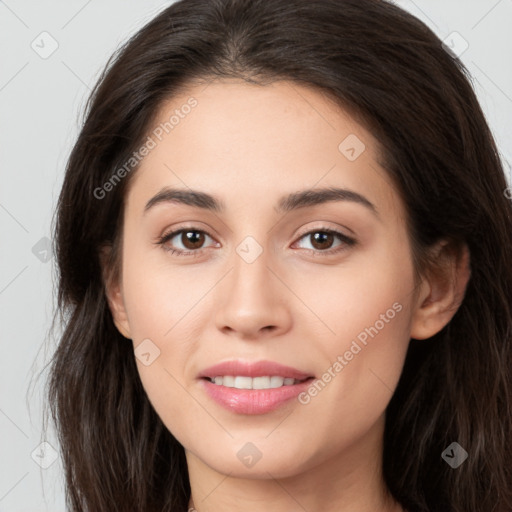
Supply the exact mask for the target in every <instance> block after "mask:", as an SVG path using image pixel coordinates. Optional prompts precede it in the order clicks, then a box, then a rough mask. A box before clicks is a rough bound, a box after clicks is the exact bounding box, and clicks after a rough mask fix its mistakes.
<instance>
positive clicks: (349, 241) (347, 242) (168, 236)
mask: <svg viewBox="0 0 512 512" xmlns="http://www.w3.org/2000/svg"><path fill="white" fill-rule="evenodd" d="M189 231H193V232H196V233H204V234H205V235H208V236H209V237H210V238H212V239H213V237H212V236H211V235H210V234H209V233H208V232H207V231H204V230H202V229H195V228H182V229H178V230H176V231H171V232H170V233H165V234H163V235H162V236H161V237H159V238H158V240H157V241H156V242H155V243H156V244H157V245H160V246H162V249H163V250H164V251H166V252H170V253H171V254H173V255H176V256H189V255H192V256H193V257H194V256H199V255H200V254H202V252H203V251H204V250H205V248H201V249H196V250H191V251H183V250H181V249H172V248H168V247H166V246H165V243H166V242H168V241H169V240H172V239H173V238H174V237H175V236H176V235H179V234H180V233H186V232H189ZM314 233H327V234H330V235H334V236H336V237H338V239H339V240H340V241H341V242H343V244H342V245H341V246H338V247H337V248H335V249H327V250H325V251H322V250H320V249H304V250H306V251H310V252H313V253H315V254H326V255H334V254H338V253H339V252H342V251H344V250H347V248H348V247H353V246H354V245H356V243H357V241H356V240H355V239H354V238H351V237H348V236H347V235H345V234H343V233H341V232H339V231H336V230H334V229H330V228H323V227H321V228H316V229H313V230H311V231H308V232H307V233H304V234H302V235H301V236H300V237H299V239H298V240H302V239H303V238H304V237H306V236H308V235H312V234H314Z"/></svg>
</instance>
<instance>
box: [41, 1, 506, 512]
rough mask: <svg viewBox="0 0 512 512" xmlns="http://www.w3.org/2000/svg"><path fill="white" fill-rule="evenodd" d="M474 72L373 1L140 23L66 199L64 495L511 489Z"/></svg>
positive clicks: (108, 79) (450, 497)
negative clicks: (469, 74) (470, 78)
mask: <svg viewBox="0 0 512 512" xmlns="http://www.w3.org/2000/svg"><path fill="white" fill-rule="evenodd" d="M465 73H466V71H465V69H464V67H463V65H462V64H461V63H460V61H458V60H457V59H454V56H453V55H451V54H449V53H447V51H445V49H444V48H443V46H442V44H441V42H440V41H439V39H438V38H437V37H436V36H435V35H434V34H433V33H432V32H431V31H430V30H429V29H428V28H427V27H426V26H425V25H424V24H423V23H421V22H419V21H418V20H417V19H415V18H414V17H412V16H411V15H409V14H407V13H406V12H404V11H402V10H401V9H399V8H398V7H396V6H395V5H393V4H392V3H388V2H384V1H376V0H363V1H362V0H342V1H340V0H336V1H334V0H321V1H317V2H310V1H307V0H291V1H290V0H287V1H284V0H283V1H281V0H276V1H272V2H269V1H264V0H255V1H254V0H252V1H249V0H214V1H209V2H202V1H199V0H187V1H180V2H177V3H175V4H173V5H171V6H170V7H169V8H167V9H166V10H164V11H163V12H162V13H160V14H159V15H158V16H157V17H156V18H155V19H154V20H152V21H151V22H150V23H149V24H148V25H147V26H145V27H144V28H143V29H142V30H140V31H139V33H137V34H136V35H135V36H134V37H133V38H132V39H131V40H130V41H129V42H128V43H127V44H126V45H125V46H124V48H123V49H122V51H120V52H119V54H118V55H117V56H116V57H115V59H114V60H113V62H112V63H111V64H110V65H109V67H108V68H107V69H106V71H105V73H104V74H103V76H102V77H101V79H100V80H99V82H98V84H97V86H96V88H95V90H94V92H93V94H92V96H91V99H90V103H89V105H88V112H87V116H86V120H85V123H84V125H83V127H82V131H81V133H80V136H79V138H78V140H77V142H76V144H75V147H74V148H73V151H72V154H71V156H70V159H69V162H68V167H67V170H66V176H65V180H64V184H63V188H62V192H61V196H60V199H59V204H58V210H57V223H56V253H57V255H58V265H59V270H60V282H59V307H60V310H61V311H62V312H63V313H64V314H66V315H67V317H66V325H65V330H64V334H63V336H62V339H61V341H60V345H59V347H58V349H57V351H56V353H55V357H54V361H53V365H52V375H51V381H50V387H49V403H50V405H51V410H52V414H53V417H54V420H55V422H56V424H57V428H58V431H59V436H60V442H61V444H62V452H63V457H64V465H65V471H66V484H67V496H68V504H69V508H70V510H73V511H79V510H94V511H100V510H109V511H112V510H119V511H127V510H140V511H145V512H147V511H164V510H166V511H167V510H168V511H185V510H187V509H195V510H198V511H199V512H203V511H218V510H222V511H230V510H241V509H243V510H251V511H255V510H272V511H284V510H287V511H289V510H309V511H313V510H320V509H321V510H326V511H330V510H333V511H334V510H336V511H348V510H352V511H353V510H358V511H370V510H371V511H373V510H381V511H400V510H407V511H411V512H412V511H425V512H427V511H429V512H430V511H442V512H446V511H457V512H460V511H469V510H471V511H476V510H478V511H480V512H491V511H499V512H504V511H508V510H511V509H512V485H511V480H512V478H511V477H512V475H511V462H510V461H511V460H512V457H511V455H512V448H511V439H512V408H511V407H510V404H511V395H512V393H511V391H512V389H511V387H512V384H511V369H512V346H511V342H512V312H511V297H512V270H511V267H510V261H511V258H512V249H511V248H512V210H511V204H510V201H509V199H508V198H507V197H506V192H505V191H506V187H507V183H506V181H505V177H504V172H503V169H502V166H501V164H500V161H499V158H498V154H497V150H496V146H495V143H494V140H493V138H492V135H491V133H490V131H489V128H488V126H487V124H486V121H485V119H484V116H483V114H482V111H481V109H480V106H479V104H478V102H477V99H476V97H475V94H474V92H473V90H472V88H471V85H470V83H469V81H468V79H467V77H466V76H465ZM256 212H257V214H256V215H255V213H256Z"/></svg>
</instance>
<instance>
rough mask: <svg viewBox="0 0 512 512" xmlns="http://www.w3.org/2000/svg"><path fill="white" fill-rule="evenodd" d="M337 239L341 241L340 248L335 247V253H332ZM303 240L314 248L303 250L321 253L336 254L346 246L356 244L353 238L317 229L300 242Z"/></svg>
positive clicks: (332, 231)
mask: <svg viewBox="0 0 512 512" xmlns="http://www.w3.org/2000/svg"><path fill="white" fill-rule="evenodd" d="M336 238H337V239H338V240H340V243H339V244H338V246H335V247H336V250H335V251H330V249H331V248H332V246H333V243H334V241H335V240H336ZM303 239H305V240H309V241H310V245H311V246H312V247H303V248H305V249H308V250H314V251H320V252H336V251H337V250H340V249H343V248H344V246H351V245H354V243H355V240H354V239H353V238H350V237H348V236H346V235H344V234H343V233H340V232H339V231H335V230H333V229H317V230H315V231H309V232H308V233H305V234H304V235H303V236H302V237H301V238H300V240H303ZM340 246H341V247H340Z"/></svg>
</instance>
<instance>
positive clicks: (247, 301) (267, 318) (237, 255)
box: [216, 236, 290, 336]
mask: <svg viewBox="0 0 512 512" xmlns="http://www.w3.org/2000/svg"><path fill="white" fill-rule="evenodd" d="M270 256H271V254H270V251H269V250H268V247H267V244H265V246H264V242H263V243H260V242H259V241H258V240H256V238H255V237H254V236H246V237H245V238H244V239H243V240H242V241H241V242H240V243H239V244H238V245H237V246H236V247H235V250H234V253H233V254H232V257H231V258H230V262H229V266H230V268H231V269H232V270H231V272H229V275H228V276H226V277H227V279H228V283H229V284H227V285H226V287H223V290H222V291H221V297H219V299H220V300H219V301H218V309H217V312H216V324H217V327H218V328H219V329H222V330H226V329H228V330H233V331H238V332H239V333H243V334H245V335H247V336H254V335H255V334H256V333H257V332H258V331H260V330H261V329H264V328H266V327H273V328H274V329H276V328H279V329H280V330H281V329H283V328H284V327H285V326H286V325H287V324H288V323H289V322H290V315H289V311H288V308H287V307H286V302H285V301H283V300H282V299H283V297H282V296H281V294H282V293H283V290H279V286H280V283H279V280H278V279H276V277H275V276H274V275H273V271H272V270H271V269H272V267H273V266H274V265H273V258H272V257H270ZM281 286H282V285H281Z"/></svg>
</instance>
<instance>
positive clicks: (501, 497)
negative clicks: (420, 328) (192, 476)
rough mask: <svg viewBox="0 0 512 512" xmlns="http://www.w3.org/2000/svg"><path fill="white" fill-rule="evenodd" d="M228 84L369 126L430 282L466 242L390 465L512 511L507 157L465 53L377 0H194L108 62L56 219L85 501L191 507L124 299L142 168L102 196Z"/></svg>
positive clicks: (408, 384)
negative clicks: (192, 106) (448, 245)
mask: <svg viewBox="0 0 512 512" xmlns="http://www.w3.org/2000/svg"><path fill="white" fill-rule="evenodd" d="M222 77H234V78H239V79H240V78H241V79H243V80H246V81H249V82H252V83H257V84H260V85H262V86H264V85H265V84H268V83H270V82H272V81H275V80H288V81H291V82H294V83H297V84H301V85H304V86H308V87H312V88H314V89H316V90H318V91H321V92H323V93H326V94H328V95H329V96H330V97H332V98H333V99H335V100H336V101H337V102H338V103H339V104H340V105H341V106H342V107H343V108H345V109H346V110H347V111H348V112H349V113H351V115H353V116H354V118H355V119H356V120H357V121H358V122H359V123H361V124H362V125H363V126H364V127H366V128H367V129H368V130H369V131H370V133H372V134H373V135H374V136H375V138H376V139H377V140H378V142H379V146H380V149H381V151H382V155H383V161H384V164H385V169H386V170H387V173H388V174H389V177H390V179H391V180H392V181H393V183H394V185H395V187H396V190H397V192H398V193H399V195H400V197H401V198H402V200H403V201H404V204H405V206H406V212H407V216H408V218H407V221H408V231H409V236H410V239H411V241H412V245H413V252H414V263H415V268H416V270H417V271H418V272H419V273H426V272H428V271H429V269H432V268H434V266H435V262H432V261H430V260H429V258H428V254H429V252H428V249H429V247H430V246H431V245H432V244H434V243H435V242H436V241H437V240H439V239H441V238H446V239H448V240H450V241H452V243H453V244H455V245H459V246H460V244H462V243H464V244H467V247H468V248H469V252H470V257H471V278H470V280H469V283H468V286H467V289H466V294H465V297H464V299H463V301H462V303H461V305H460V307H459V309H458V311H457V313H456V314H455V316H454V317H453V318H452V320H451V322H450V323H449V324H448V325H447V326H446V327H445V328H444V329H443V330H442V331H440V332H439V333H438V334H436V335H435V336H433V337H432V338H430V339H429V340H423V341H421V342H419V341H416V340H411V342H410V345H409V349H408V352H407V357H406V360H405V365H404V369H403V373H402V375H401V378H400V381H399V383H398V387H397V389H396V391H395V393H394V395H393V397H392V399H391V402H390V403H389V406H388V408H387V411H386V426H385V435H384V459H383V472H384V477H385V481H386V483H387V485H388V487H389V489H390V491H391V493H392V494H393V496H394V497H395V499H396V500H397V501H398V502H400V503H401V504H402V505H403V506H404V507H406V508H407V509H408V510H410V511H411V512H412V511H414V512H468V511H471V512H476V511H479V512H506V511H510V510H512V483H511V482H512V469H511V467H512V379H511V374H512V307H511V306H512V304H511V302H512V264H511V262H512V205H511V202H510V200H509V199H507V197H506V194H505V189H506V187H507V183H506V179H505V175H504V171H503V167H502V164H501V162H500V158H499V153H498V150H497V147H496V144H495V141H494V139H493V136H492V134H491V132H490V129H489V127H488V125H487V123H486V120H485V117H484V114H483V113H482V110H481V107H480V105H479V103H478V101H477V98H476V96H475V93H474V90H473V87H472V83H471V77H470V75H469V73H468V71H467V70H466V69H465V67H464V66H463V64H462V63H461V62H460V60H459V59H457V58H456V57H455V56H454V55H452V54H450V53H448V52H447V51H446V50H445V48H444V47H443V46H442V44H441V41H440V40H439V39H438V37H437V36H436V35H435V34H434V33H433V32H432V31H431V30H430V29H429V28H428V27H427V26H426V25H425V24H423V23H422V22H421V21H419V20H418V19H416V18H415V17H414V16H412V15H410V14H408V13H407V12H405V11H404V10H402V9H400V8H399V7H397V6H396V5H394V4H393V3H391V2H388V1H378V0H208V1H205V0H181V1H178V2H176V3H173V4H172V5H171V6H170V7H168V8H166V9H165V10H163V11H162V12H161V13H159V14H158V15H157V16H156V17H155V18H154V19H153V20H151V21H150V22H149V23H148V24H146V25H145V26H144V27H143V28H142V29H141V30H140V31H139V32H138V33H136V34H135V35H134V36H133V37H132V38H131V39H130V40H128V41H127V42H126V43H125V44H124V45H123V46H122V48H120V49H119V51H118V52H116V54H115V55H114V56H113V57H112V59H111V60H110V61H109V62H108V64H107V66H106V67H105V70H104V71H103V73H102V75H101V77H100V79H99V80H98V83H97V84H96V86H95V88H94V90H93V92H92V94H91V96H90V98H89V101H88V103H87V108H86V112H85V116H84V121H83V124H82V126H81V131H80V134H79V136H78V139H77V141H76V143H75V145H74V147H73V149H72V152H71V155H70V157H69V160H68V163H67V168H66V173H65V177H64V182H63V186H62V190H61V193H60V197H59V200H58V205H57V209H56V212H55V218H54V222H55V227H54V228H55V237H54V243H55V253H56V255H57V258H56V262H57V270H58V279H59V281H58V294H57V295H58V307H57V312H56V316H57V314H60V321H61V323H62V324H63V333H62V335H61V336H60V339H59V344H58V347H57V349H56V351H55V353H54V356H53V358H52V361H51V373H50V378H49V381H48V387H47V397H48V404H49V408H50V410H51V415H52V419H53V421H54V422H55V424H56V427H57V432H58V439H59V443H60V444H61V448H62V450H61V451H62V454H63V465H64V470H65V480H66V501H67V504H68V507H69V510H70V511H72V512H79V511H91V512H102V511H108V512H115V511H119V512H126V511H127V510H131V511H134V512H135V511H140V512H170V511H172V512H184V511H186V510H187V504H188V500H189V497H190V483H189V480H188V472H187V465H186V459H185V454H184V449H183V447H182V446H181V445H180V444H179V442H178V441H177V440H176V439H175V438H174V437H173V435H172V434H171V433H170V432H169V431H168V430H167V429H166V427H165V425H164V424H163V423H162V421H161V420H160V418H159V417H158V415H157V414H156V412H155V411H154V409H153V408H152V406H151V404H150V402H149V400H148V397H147V396H146V393H145V391H144V389H143V387H142V384H141V381H140V378H139V375H138V372H137V367H136V364H135V357H134V353H133V347H132V346H131V344H130V343H128V342H127V340H126V339H125V338H123V336H122V335H121V334H120V333H119V332H118V331H117V329H116V328H115V326H114V323H113V319H112V316H111V313H110V310H109V308H108V303H107V300H106V293H105V279H107V278H111V277H112V276H115V274H116V272H118V270H119V266H120V263H121V254H120V237H121V234H122V229H123V226H122V213H123V208H124V198H125V196H126V191H127V187H128V184H129V183H130V180H131V176H133V174H134V173H135V172H137V171H136V169H134V170H133V171H132V172H131V173H129V175H127V176H126V177H125V178H124V179H123V180H121V182H120V183H118V184H117V185H116V186H115V187H114V189H113V190H112V191H111V192H110V193H108V194H106V195H105V197H103V198H102V199H99V198H97V197H96V195H97V194H96V195H95V190H97V189H98V187H101V186H102V185H103V184H104V183H105V182H106V181H108V180H109V179H110V178H111V176H112V175H113V174H114V172H115V171H116V169H119V168H120V167H121V166H122V165H123V163H124V162H126V161H127V160H128V159H129V158H130V155H131V154H132V153H133V152H134V151H135V150H136V149H137V148H138V147H140V144H141V142H142V141H143V140H144V137H145V135H147V131H148V129H149V127H150V124H151V122H152V120H153V119H154V116H155V114H156V113H157V112H158V110H159V108H160V107H161V106H162V104H163V102H164V101H167V100H168V99H169V98H172V97H173V95H175V94H177V92H178V91H180V92H181V91H182V90H184V89H185V90H186V87H187V84H190V83H192V82H193V81H194V80H205V81H208V80H214V79H216V78H222ZM105 246H110V247H112V248H113V250H112V251H111V257H110V259H109V261H108V265H107V268H108V270H109V272H108V275H106V274H105V273H104V272H102V265H101V261H100V251H101V248H102V247H105ZM55 318H56V317H54V320H55ZM454 441H456V442H458V443H459V444H460V445H461V446H462V447H463V448H464V449H465V450H466V451H467V452H468V454H469V457H468V459H467V460H466V461H465V462H464V463H463V464H462V465H461V466H460V467H458V468H457V469H452V468H451V467H450V466H449V465H448V464H446V463H445V462H444V460H443V459H442V458H441V453H442V452H443V450H444V449H445V448H446V447H447V446H449V445H450V444H451V443H452V442H454Z"/></svg>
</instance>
